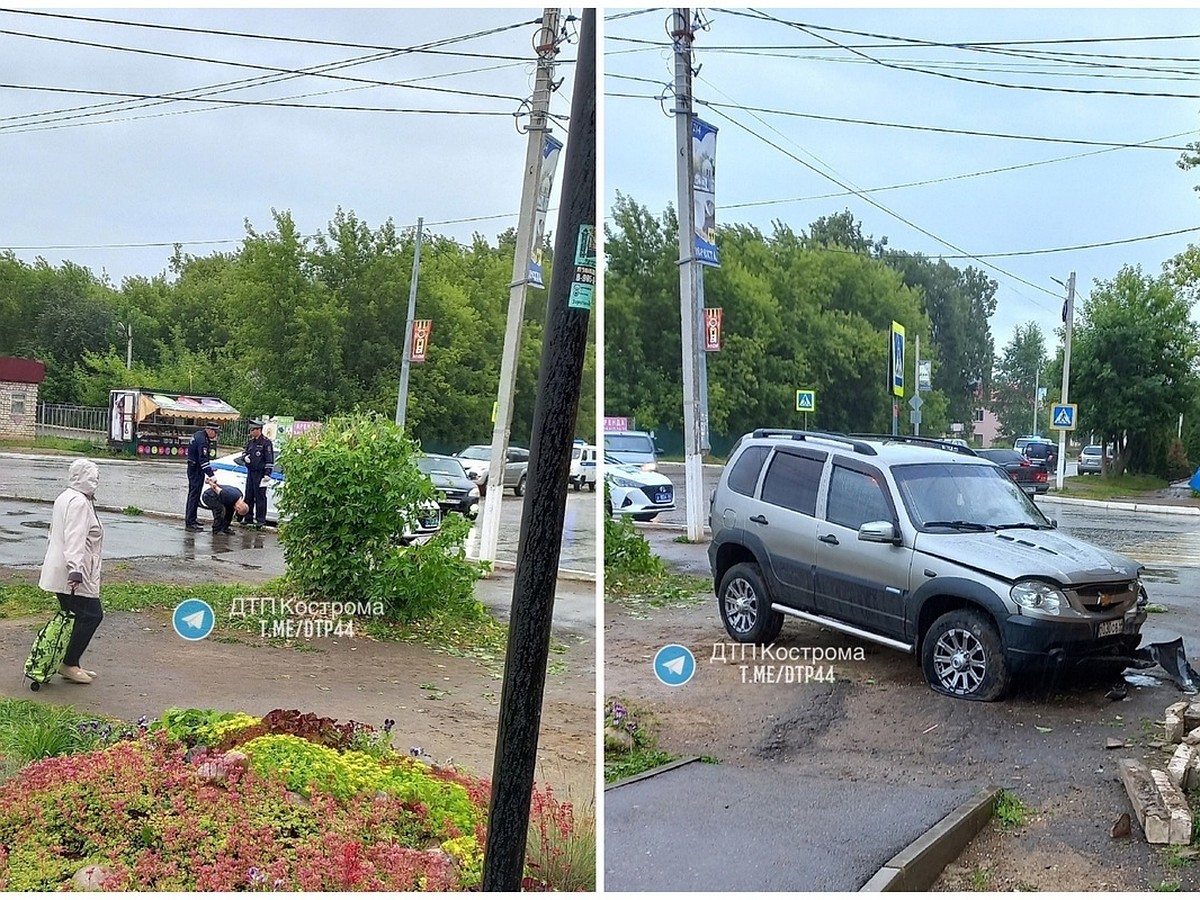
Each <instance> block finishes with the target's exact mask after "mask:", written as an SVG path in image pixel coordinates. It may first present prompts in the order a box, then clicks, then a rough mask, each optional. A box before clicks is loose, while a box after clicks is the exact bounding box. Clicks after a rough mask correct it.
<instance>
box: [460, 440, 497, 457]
mask: <svg viewBox="0 0 1200 900" xmlns="http://www.w3.org/2000/svg"><path fill="white" fill-rule="evenodd" d="M458 455H459V456H460V457H462V458H463V459H491V458H492V448H491V447H484V446H483V445H482V444H476V445H475V446H473V447H468V448H467V449H466V450H464V451H463V452H462V453H460V454H458Z"/></svg>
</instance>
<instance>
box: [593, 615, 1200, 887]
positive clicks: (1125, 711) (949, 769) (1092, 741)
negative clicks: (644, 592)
mask: <svg viewBox="0 0 1200 900" xmlns="http://www.w3.org/2000/svg"><path fill="white" fill-rule="evenodd" d="M604 627H605V646H604V655H605V685H604V689H605V694H606V697H607V698H620V699H622V700H623V701H626V702H627V703H629V704H631V705H633V706H634V707H641V708H642V709H644V710H647V711H648V712H647V724H648V725H650V727H652V728H654V729H655V730H656V732H657V734H658V737H659V746H660V747H661V748H662V749H664V750H667V751H669V752H672V753H676V754H680V755H708V756H712V757H715V758H716V759H717V760H719V761H720V762H721V763H723V764H725V765H736V766H741V767H748V768H749V767H753V768H762V769H765V770H769V771H770V772H772V773H773V774H775V775H777V776H778V777H779V778H780V780H781V782H786V780H787V779H788V777H789V776H795V775H804V774H816V773H821V774H827V775H832V776H835V777H837V778H840V779H845V780H847V781H851V782H853V781H858V780H862V781H869V782H873V783H883V784H888V783H891V784H896V785H905V786H922V785H929V786H936V785H944V784H947V783H955V784H965V785H970V786H976V787H979V788H983V787H987V786H992V785H994V786H998V787H1004V788H1007V789H1008V790H1010V791H1012V792H1013V793H1014V794H1015V795H1016V796H1017V797H1018V798H1019V799H1020V800H1021V801H1022V802H1023V803H1024V804H1026V805H1027V806H1028V807H1030V808H1031V809H1032V810H1034V812H1033V813H1032V814H1031V816H1030V818H1029V820H1028V821H1027V822H1026V824H1025V825H1024V826H1023V827H1019V828H1016V829H1014V830H1012V831H1000V830H999V829H998V828H997V827H995V826H992V827H989V829H987V830H985V831H984V832H983V833H982V834H981V835H980V837H979V838H977V839H976V840H975V841H974V842H973V843H972V845H971V846H969V847H968V849H967V850H966V851H965V852H964V854H963V855H962V857H961V858H960V860H959V861H958V863H957V864H956V865H955V866H953V867H951V868H950V869H948V870H947V872H946V873H944V875H943V877H942V879H941V881H940V882H939V883H938V885H937V886H936V887H935V889H938V890H1010V889H1022V890H1080V891H1083V890H1147V889H1149V888H1151V887H1153V886H1156V885H1159V884H1161V883H1162V882H1164V881H1167V882H1174V881H1179V882H1181V884H1182V887H1183V889H1185V890H1186V889H1195V888H1196V887H1197V886H1200V878H1198V877H1197V873H1196V872H1195V871H1193V869H1194V868H1197V867H1192V866H1185V867H1183V868H1173V867H1172V866H1170V865H1169V864H1168V862H1167V857H1166V855H1165V854H1164V853H1162V852H1161V851H1159V850H1158V849H1154V848H1152V847H1150V846H1149V845H1148V844H1146V843H1145V842H1144V840H1143V839H1142V837H1141V834H1140V830H1139V829H1138V827H1137V824H1136V822H1135V823H1134V826H1133V836H1132V837H1127V838H1124V839H1119V840H1114V839H1113V838H1111V837H1110V828H1111V826H1112V824H1113V822H1114V821H1115V820H1116V819H1117V818H1118V817H1119V816H1120V814H1121V813H1122V812H1125V811H1127V810H1128V809H1129V806H1128V801H1127V799H1126V797H1125V792H1124V789H1123V787H1122V786H1121V783H1120V781H1119V778H1118V774H1117V759H1118V758H1119V757H1120V756H1122V755H1130V756H1134V757H1138V758H1142V759H1147V760H1154V761H1156V762H1155V764H1157V761H1159V760H1165V757H1164V756H1162V755H1161V751H1158V750H1155V749H1153V748H1150V747H1149V746H1148V744H1149V742H1150V740H1152V739H1153V738H1154V736H1155V734H1154V733H1153V732H1155V731H1156V729H1155V727H1154V724H1153V723H1154V722H1155V720H1160V719H1161V718H1162V715H1163V710H1164V709H1165V707H1166V706H1167V705H1169V704H1170V703H1173V702H1176V701H1177V700H1179V699H1180V696H1181V695H1180V693H1179V691H1178V690H1177V689H1176V688H1175V687H1174V685H1172V684H1171V683H1170V682H1169V681H1164V683H1163V684H1162V685H1160V686H1158V687H1147V688H1136V687H1130V688H1129V693H1128V697H1127V698H1126V699H1124V700H1119V701H1113V700H1109V699H1107V698H1106V696H1105V695H1106V692H1107V690H1108V687H1109V685H1107V684H1106V685H1097V684H1095V683H1090V684H1089V683H1087V682H1086V681H1079V680H1078V679H1077V680H1076V681H1075V682H1059V683H1054V684H1047V683H1040V682H1038V683H1031V682H1026V683H1024V684H1022V685H1021V686H1019V687H1018V689H1017V690H1016V691H1015V692H1014V693H1013V694H1012V695H1011V696H1010V697H1008V698H1007V699H1006V700H1004V701H1002V702H1000V703H971V702H965V701H958V700H951V699H949V698H946V697H942V696H941V695H938V694H935V693H934V692H932V691H931V690H930V689H929V688H928V687H927V686H926V685H925V683H924V680H923V678H922V676H921V672H920V670H919V669H918V668H917V666H916V664H915V663H914V662H913V660H912V658H911V657H910V656H908V655H906V654H901V653H899V652H895V651H891V650H888V649H886V648H882V647H876V646H874V645H872V644H869V643H860V642H857V641H855V640H854V639H852V638H849V637H846V636H843V635H841V634H839V633H837V632H833V631H829V630H824V629H820V628H818V627H817V626H815V625H809V624H807V623H802V622H798V621H796V620H788V621H787V623H785V626H784V631H783V634H782V635H781V637H780V639H779V640H778V641H777V644H776V646H778V647H783V648H798V649H800V650H803V649H804V648H833V649H835V650H836V649H838V648H845V649H852V648H855V647H862V648H863V649H864V651H865V659H864V660H862V661H860V662H855V661H846V662H837V663H834V664H833V666H834V669H835V681H834V682H833V683H832V684H830V683H816V682H814V683H809V684H804V685H800V684H753V683H750V684H747V683H743V681H742V672H741V669H740V666H742V665H747V664H749V662H750V661H749V660H748V659H747V660H746V661H744V662H743V661H741V660H738V661H732V662H731V661H729V660H728V659H727V661H726V662H724V663H720V662H714V661H712V656H713V652H712V648H713V645H714V644H715V643H723V642H724V641H725V640H726V637H725V632H724V629H723V627H722V625H721V622H720V619H719V616H718V613H717V607H716V601H715V598H713V597H711V596H709V597H703V598H699V599H698V600H697V601H694V602H691V603H684V604H680V605H678V606H676V607H674V608H666V609H649V610H647V609H644V608H636V607H634V608H631V607H630V606H629V605H618V604H615V603H609V604H607V608H606V611H605V626H604ZM669 643H678V644H682V645H684V646H686V647H688V648H689V649H690V650H692V652H693V653H694V654H695V656H696V674H695V676H694V677H693V678H692V680H691V681H690V682H689V683H688V684H687V685H686V686H685V687H683V688H667V687H665V686H663V685H661V684H660V683H658V681H657V680H656V679H655V677H654V674H653V670H652V659H653V655H654V653H655V651H656V650H657V649H658V648H660V647H662V646H663V645H665V644H669ZM810 652H811V650H810ZM727 656H728V653H727ZM751 671H752V670H751ZM1106 738H1118V739H1121V740H1123V741H1125V742H1127V744H1129V747H1128V748H1126V749H1121V750H1106V749H1105V740H1106ZM880 815H883V816H886V815H887V810H886V809H883V810H880ZM980 872H982V873H984V874H979V873H980Z"/></svg>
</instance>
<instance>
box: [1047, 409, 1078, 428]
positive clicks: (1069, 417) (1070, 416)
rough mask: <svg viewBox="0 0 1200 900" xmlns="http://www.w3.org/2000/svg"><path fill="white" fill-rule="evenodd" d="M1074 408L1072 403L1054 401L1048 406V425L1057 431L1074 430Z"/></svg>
mask: <svg viewBox="0 0 1200 900" xmlns="http://www.w3.org/2000/svg"><path fill="white" fill-rule="evenodd" d="M1076 409H1077V407H1076V406H1075V404H1074V403H1055V404H1054V405H1053V406H1051V407H1050V427H1051V428H1056V429H1058V430H1059V431H1074V430H1075V419H1076V416H1075V412H1076Z"/></svg>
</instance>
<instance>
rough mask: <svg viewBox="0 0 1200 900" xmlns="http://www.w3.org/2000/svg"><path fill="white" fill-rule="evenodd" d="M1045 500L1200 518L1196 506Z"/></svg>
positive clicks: (1069, 498)
mask: <svg viewBox="0 0 1200 900" xmlns="http://www.w3.org/2000/svg"><path fill="white" fill-rule="evenodd" d="M1042 499H1043V500H1049V501H1050V502H1051V503H1063V504H1065V505H1067V506H1090V507H1093V508H1095V509H1123V510H1126V511H1128V512H1140V513H1164V514H1167V515H1175V516H1200V508H1197V507H1195V506H1164V505H1163V504H1160V503H1130V502H1128V501H1125V500H1080V499H1079V498H1077V497H1053V496H1051V495H1049V494H1043V495H1042Z"/></svg>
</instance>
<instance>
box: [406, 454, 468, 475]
mask: <svg viewBox="0 0 1200 900" xmlns="http://www.w3.org/2000/svg"><path fill="white" fill-rule="evenodd" d="M417 468H418V469H420V470H421V471H422V472H424V473H425V474H426V475H433V474H435V473H436V474H441V475H451V476H453V477H455V478H466V477H467V473H466V471H465V470H464V469H463V467H462V463H460V462H459V461H458V460H456V459H449V458H446V457H441V458H438V459H434V458H433V457H429V456H418V457H417Z"/></svg>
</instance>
